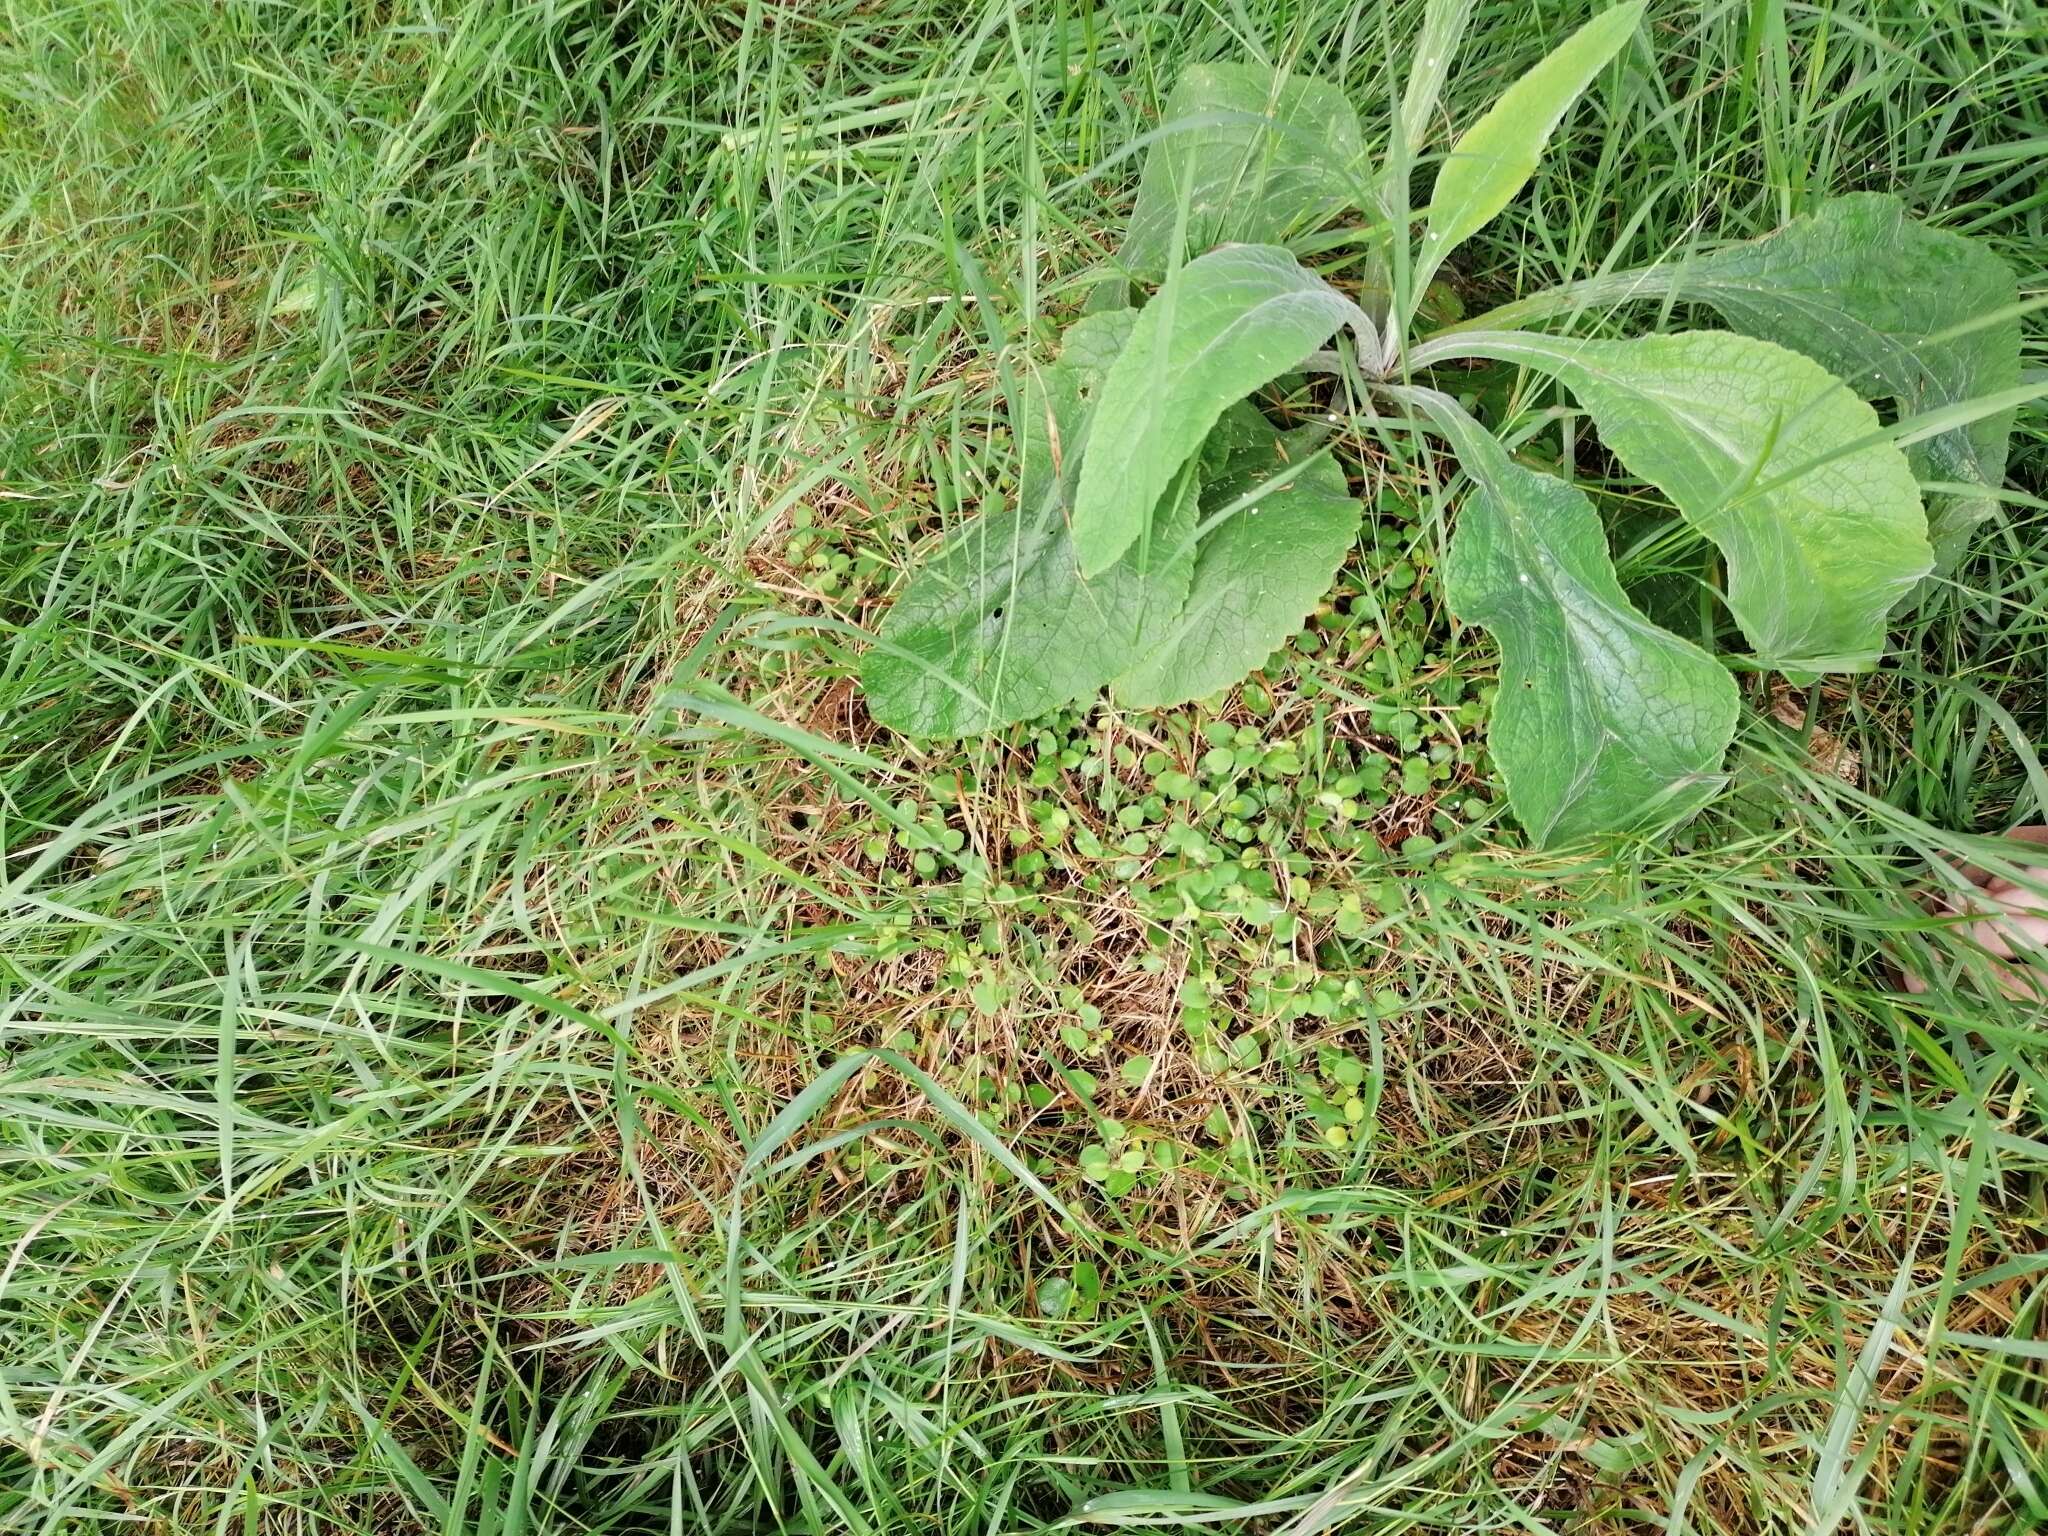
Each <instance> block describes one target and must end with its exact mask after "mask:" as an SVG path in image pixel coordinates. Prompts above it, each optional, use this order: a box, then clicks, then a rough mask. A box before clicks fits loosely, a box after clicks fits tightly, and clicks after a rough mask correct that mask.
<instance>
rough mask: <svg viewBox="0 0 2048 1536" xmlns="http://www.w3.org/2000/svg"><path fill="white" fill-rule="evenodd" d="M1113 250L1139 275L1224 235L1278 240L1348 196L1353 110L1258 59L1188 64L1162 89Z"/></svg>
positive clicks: (1150, 274)
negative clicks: (1162, 105) (1156, 130)
mask: <svg viewBox="0 0 2048 1536" xmlns="http://www.w3.org/2000/svg"><path fill="white" fill-rule="evenodd" d="M1160 132H1161V135H1162V136H1161V137H1160V138H1158V139H1156V140H1155V141H1154V142H1153V144H1152V147H1151V148H1150V149H1149V150H1148V151H1147V152H1146V155H1145V168H1144V171H1143V172H1142V173H1141V175H1140V178H1139V181H1138V200H1137V203H1136V205H1135V206H1134V207H1133V208H1132V210H1131V222H1130V228H1129V230H1128V232H1127V233H1126V234H1125V236H1124V243H1123V246H1122V248H1121V249H1120V250H1119V251H1118V253H1117V260H1118V263H1119V265H1121V266H1122V267H1123V268H1124V270H1125V272H1127V273H1128V274H1129V275H1130V276H1132V277H1134V278H1140V279H1144V280H1147V281H1150V280H1154V279H1157V278H1159V277H1162V276H1164V275H1165V273H1166V271H1167V269H1168V268H1169V267H1170V266H1171V265H1172V264H1173V261H1174V257H1175V256H1176V255H1177V254H1180V253H1179V252H1176V251H1175V249H1174V229H1175V225H1176V223H1177V222H1178V220H1179V218H1180V210H1181V208H1182V207H1183V206H1185V207H1186V208H1187V210H1188V213H1187V227H1186V229H1185V231H1184V234H1183V239H1184V243H1183V245H1182V246H1181V251H1182V252H1185V253H1186V254H1189V255H1200V254H1201V253H1202V252H1203V251H1206V250H1208V249H1210V248H1211V247H1212V246H1217V245H1221V244H1223V243H1224V242H1226V241H1236V242H1240V243H1243V244H1247V245H1278V244H1281V243H1282V242H1283V241H1285V240H1286V239H1287V237H1288V236H1290V235H1293V234H1297V233H1300V232H1302V231H1305V230H1311V229H1314V228H1315V227H1316V226H1317V225H1319V224H1321V223H1323V222H1324V221H1325V220H1326V219H1328V218H1329V217H1330V216H1331V215H1332V214H1335V213H1337V212H1339V211H1340V210H1342V209H1343V208H1345V207H1346V206H1348V205H1349V204H1350V202H1351V201H1352V199H1353V191H1352V188H1353V184H1354V182H1353V178H1354V175H1355V173H1356V172H1357V171H1358V169H1359V167H1360V165H1361V162H1362V161H1363V159H1364V139H1363V137H1362V135H1361V134H1360V133H1359V130H1358V114H1357V113H1355V112H1353V111H1352V110H1351V103H1350V102H1348V101H1346V100H1345V99H1344V94H1343V92H1341V91H1339V90H1338V89H1337V88H1336V87H1335V86H1331V85H1325V84H1324V83H1323V82H1322V81H1320V80H1309V79H1303V78H1302V77H1300V76H1297V75H1289V74H1285V73H1281V72H1278V71H1275V70H1272V69H1269V68H1267V67H1265V66H1263V65H1257V64H1197V65H1194V66H1192V67H1190V68H1189V69H1187V70H1185V71H1183V72H1182V74H1181V77H1180V79H1179V81H1178V82H1177V83H1176V84H1175V85H1174V88H1173V94H1172V95H1171V96H1169V97H1167V99H1166V110H1165V114H1164V116H1163V117H1162V118H1161V121H1160Z"/></svg>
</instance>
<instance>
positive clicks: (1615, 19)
mask: <svg viewBox="0 0 2048 1536" xmlns="http://www.w3.org/2000/svg"><path fill="white" fill-rule="evenodd" d="M1644 3H1645V0H1628V3H1627V4H1625V5H1617V6H1615V7H1614V8H1613V9H1612V10H1609V11H1603V12H1601V14H1600V15H1598V16H1595V17H1594V18H1593V19H1592V20H1591V21H1589V22H1587V23H1586V24H1585V25H1584V26H1583V27H1581V28H1579V30H1578V31H1576V32H1574V33H1573V34H1572V35H1571V36H1570V37H1568V38H1566V39H1565V40H1564V41H1563V42H1562V43H1560V44H1558V45H1557V47H1556V48H1555V49H1553V50H1552V51H1551V53H1550V54H1549V55H1548V56H1547V57H1546V58H1545V59H1544V60H1543V61H1542V62H1541V63H1539V64H1538V65H1536V67H1535V68H1534V69H1531V70H1530V71H1529V72H1528V73H1527V74H1526V75H1524V76H1522V78H1521V79H1519V80H1517V81H1516V82H1515V83H1514V84H1513V85H1511V86H1509V87H1508V88H1507V90H1505V91H1504V92H1502V93H1501V97H1500V99H1499V100H1498V101H1496V102H1495V103H1494V104H1493V105H1492V106H1491V107H1489V108H1488V109H1487V111H1486V112H1485V114H1484V115H1483V116H1482V117H1481V118H1480V119H1479V121H1478V122H1476V123H1474V124H1473V125H1472V126H1471V127H1470V128H1468V129H1466V130H1465V132H1464V134H1463V136H1461V137H1460V138H1459V140H1458V142H1457V143H1456V144H1454V145H1453V146H1452V147H1451V153H1450V158H1449V159H1448V160H1446V161H1445V162H1444V167H1443V169H1442V170H1440V171H1439V172H1437V178H1436V187H1435V189H1434V190H1433V191H1432V192H1431V194H1430V199H1429V232H1428V233H1427V235H1425V236H1424V238H1423V249H1422V258H1421V260H1420V261H1419V262H1418V263H1417V270H1416V278H1415V291H1416V292H1418V293H1420V292H1421V291H1422V290H1423V288H1424V287H1425V286H1426V285H1427V284H1428V281H1429V278H1430V276H1431V274H1433V273H1434V272H1435V271H1436V269H1437V267H1438V266H1439V265H1440V264H1441V263H1442V261H1443V259H1444V258H1445V257H1446V256H1448V255H1450V253H1451V252H1452V251H1453V250H1455V249H1456V248H1457V247H1458V246H1459V245H1460V244H1461V243H1462V242H1464V241H1465V240H1466V239H1468V238H1470V237H1471V236H1472V235H1473V234H1475V233H1477V232H1478V231H1479V230H1480V229H1482V228H1483V227H1484V226H1485V225H1486V224H1487V223H1488V222H1490V221H1491V220H1492V218H1493V216H1494V215H1495V214H1497V213H1499V212H1500V211H1501V209H1503V208H1505V207H1507V205H1508V204H1509V203H1510V202H1511V201H1513V199H1514V196H1515V194H1516V193H1517V192H1519V191H1521V190H1522V188H1523V187H1524V186H1525V185H1527V183H1528V180H1529V178H1530V177H1531V176H1533V175H1535V174H1536V163H1537V161H1538V160H1539V159H1540V158H1541V156H1542V154H1543V148H1544V146H1545V145H1546V144H1548V143H1549V142H1550V135H1551V134H1552V133H1554V132H1555V131H1556V129H1557V125H1558V124H1559V123H1560V122H1562V121H1563V120H1564V115H1565V113H1566V112H1568V111H1570V110H1571V105H1572V103H1573V102H1575V101H1577V100H1578V99H1579V96H1580V94H1581V93H1582V92H1583V91H1584V90H1585V89H1586V87H1587V86H1588V85H1590V84H1592V82H1593V77H1594V76H1595V75H1597V74H1599V73H1600V71H1601V70H1602V69H1604V68H1606V67H1607V62H1608V60H1610V59H1612V58H1613V57H1614V56H1615V54H1617V53H1619V52H1620V51H1621V48H1622V45H1623V44H1624V43H1626V42H1627V41H1628V40H1629V37H1630V35H1631V34H1632V33H1633V32H1634V31H1635V29H1636V23H1637V22H1638V21H1640V20H1641V19H1642V14H1643V5H1644Z"/></svg>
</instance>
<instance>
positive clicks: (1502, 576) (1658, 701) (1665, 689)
mask: <svg viewBox="0 0 2048 1536" xmlns="http://www.w3.org/2000/svg"><path fill="white" fill-rule="evenodd" d="M1409 393H1410V395H1411V398H1415V399H1417V401H1418V403H1419V404H1421V405H1422V406H1423V407H1424V409H1426V410H1428V411H1429V413H1430V414H1431V415H1432V416H1433V417H1435V418H1436V420H1437V422H1438V424H1439V425H1440V426H1441V427H1442V428H1443V429H1444V431H1445V433H1446V434H1447V435H1448V436H1449V437H1450V438H1451V441H1452V445H1453V446H1454V447H1455V448H1456V450H1457V453H1458V460H1459V464H1460V467H1461V468H1463V470H1464V471H1465V473H1466V475H1467V476H1468V477H1469V478H1470V480H1471V482H1472V493H1471V494H1470V495H1469V496H1467V497H1466V499H1465V503H1464V505H1463V506H1462V507H1461V508H1460V509H1459V512H1458V524H1457V528H1456V530H1455V533H1454V534H1453V537H1452V539H1451V547H1450V552H1449V555H1448V557H1447V558H1446V560H1445V563H1444V595H1445V597H1446V598H1448V599H1449V601H1450V605H1451V609H1452V611H1453V612H1455V613H1456V614H1457V615H1458V616H1459V617H1460V618H1462V619H1465V620H1468V621H1470V622H1473V623H1477V624H1483V625H1485V626H1486V627H1487V628H1488V629H1490V630H1491V631H1493V635H1494V638H1495V640H1496V641H1498V642H1499V645H1500V650H1501V679H1500V693H1499V697H1498V699H1497V701H1496V702H1495V705H1494V712H1493V724H1492V727H1491V734H1490V736H1489V738H1488V739H1489V745H1490V747H1491V749H1492V752H1493V760H1494V763H1495V765H1496V766H1497V767H1498V768H1499V769H1500V773H1501V777H1502V779H1503V780H1504V781H1505V783H1506V785H1507V790H1508V799H1509V801H1510V803H1512V804H1513V806H1514V808H1515V814H1516V815H1517V816H1518V817H1520V818H1521V821H1522V825H1523V826H1524V827H1526V828H1527V829H1528V831H1529V835H1530V837H1531V838H1532V839H1533V840H1534V841H1535V842H1536V843H1538V844H1539V845H1541V844H1551V843H1559V842H1564V841H1567V840H1569V839H1572V838H1576V837H1584V836H1591V835H1595V834H1600V833H1612V832H1622V831H1629V830H1633V829H1637V828H1641V827H1646V826H1652V825H1668V824H1669V823H1671V822H1674V821H1677V820H1679V819H1682V818H1683V817H1685V816H1688V815H1690V814H1692V813H1693V812H1694V811H1696V810H1698V809H1699V807H1700V806H1701V805H1703V804H1705V803H1706V801H1707V800H1708V798H1710V797H1711V796H1712V795H1713V793H1714V791H1715V790H1717V789H1718V788H1719V787H1720V785H1721V783H1722V775H1721V771H1720V769H1721V760H1722V757H1723V756H1724V754H1725V753H1726V752H1727V749H1728V743H1729V741H1730V740H1731V739H1732V738H1733V736H1734V734H1735V714H1736V703H1737V700H1736V691H1735V680H1734V679H1733V678H1732V677H1730V676H1729V675H1728V673H1727V671H1726V670H1725V669H1724V668H1723V667H1722V666H1721V665H1720V664H1719V663H1717V662H1716V661H1715V660H1714V659H1713V657H1711V656H1709V655H1708V654H1707V653H1706V652H1705V651H1702V650H1701V649H1700V648H1699V647H1698V646H1695V645H1690V644H1688V643H1687V642H1686V641H1684V640H1681V639H1679V638H1678V636H1676V635H1674V634H1671V633H1669V632H1667V631H1665V630H1662V629H1659V628H1658V627H1657V626H1656V625H1654V624H1652V623H1651V622H1650V621H1649V620H1648V619H1646V618H1644V617H1643V616H1642V614H1640V613H1639V612H1637V611H1636V609H1635V607H1634V605H1632V604H1631V603H1630V602H1629V600H1628V597H1627V595H1626V594H1624V593H1623V591H1622V590H1621V583H1620V582H1619V581H1618V580H1617V579H1616V578H1615V574H1614V562H1613V560H1612V559H1611V558H1610V557H1609V555H1608V553H1607V539H1606V534H1605V532H1604V531H1603V530H1602V528H1601V526H1600V518H1599V515H1598V514H1597V513H1596V512H1595V511H1594V510H1593V504H1592V503H1591V502H1590V501H1588V500H1587V499H1586V496H1585V494H1584V493H1583V492H1582V491H1580V490H1579V489H1578V488H1577V487H1575V486H1572V485H1568V484H1566V483H1565V482H1564V481H1562V480H1560V479H1558V478H1557V477H1556V476H1554V475H1546V474H1543V473H1541V472H1540V471H1537V470H1534V469H1530V468H1528V467H1527V466H1526V465H1523V464H1518V463H1516V462H1515V461H1514V460H1513V459H1512V458H1510V457H1509V456H1508V453H1507V450H1506V449H1504V448H1502V447H1501V445H1500V444H1499V443H1498V442H1496V441H1495V440H1494V438H1493V437H1492V436H1491V435H1490V434H1489V433H1488V432H1486V431H1485V430H1484V429H1483V428H1481V427H1480V426H1479V425H1478V424H1477V423H1476V422H1474V421H1473V420H1472V419H1471V418H1470V417H1469V416H1467V415H1466V414H1465V413H1464V412H1463V411H1462V410H1460V409H1459V408H1458V406H1457V405H1456V403H1455V402H1453V401H1451V400H1449V399H1447V398H1445V397H1444V396H1441V395H1435V394H1434V393H1433V392H1432V391H1426V390H1416V391H1412V392H1409Z"/></svg>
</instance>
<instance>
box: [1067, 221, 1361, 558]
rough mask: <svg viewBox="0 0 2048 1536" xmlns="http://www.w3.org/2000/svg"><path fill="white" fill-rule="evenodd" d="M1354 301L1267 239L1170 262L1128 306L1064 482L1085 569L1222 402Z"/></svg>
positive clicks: (1170, 472)
mask: <svg viewBox="0 0 2048 1536" xmlns="http://www.w3.org/2000/svg"><path fill="white" fill-rule="evenodd" d="M1364 323H1365V322H1364V317H1363V316H1362V315H1361V314H1360V312H1359V310H1358V307H1357V306H1356V305H1355V304H1353V303H1352V302H1351V301H1350V300H1349V299H1347V298H1345V297H1344V296H1343V295H1342V294H1340V293H1339V292H1337V290H1336V289H1334V288H1332V287H1331V286H1330V285H1329V284H1328V283H1326V282H1324V281H1323V280H1322V279H1321V278H1319V277H1317V276H1316V275H1315V274H1314V273H1313V272H1310V271H1308V270H1307V269H1306V268H1304V267H1303V266H1302V265H1301V264H1300V263H1299V262H1297V261H1296V260H1295V259H1294V258H1293V257H1292V256H1290V255H1288V254H1287V252H1285V251H1283V250H1280V249H1279V248H1277V247H1275V246H1267V245H1233V246H1226V247H1224V248H1223V249H1222V250H1220V251H1211V252H1210V253H1209V254H1208V255H1206V256H1202V257H1199V258H1197V259H1196V260H1194V261H1191V262H1189V263H1188V264H1187V265H1186V266H1184V267H1182V268H1180V270H1179V271H1177V272H1175V273H1174V275H1173V276H1172V277H1171V278H1169V279H1168V280H1167V281H1166V283H1165V284H1164V285H1163V286H1162V287H1161V288H1160V290H1159V292H1158V294H1157V295H1156V296H1155V297H1154V298H1153V300H1152V302H1151V303H1150V304H1148V305H1146V306H1145V308H1144V309H1143V310H1142V311H1141V312H1140V313H1139V315H1138V318H1137V323H1136V324H1135V325H1133V326H1132V328H1131V336H1130V340H1129V341H1128V342H1126V343H1125V344H1124V348H1123V350H1122V351H1121V352H1120V353H1118V354H1117V358H1116V361H1115V362H1114V363H1113V364H1111V365H1110V369H1109V372H1108V373H1107V374H1106V375H1105V376H1104V378H1103V381H1102V391H1101V398H1100V400H1099V401H1098V402H1097V405H1096V409H1095V424H1094V427H1093V429H1092V430H1091V431H1090V433H1089V438H1088V443H1087V446H1086V447H1085V448H1084V449H1083V450H1082V454H1081V474H1080V480H1079V483H1078V484H1077V486H1076V488H1075V491H1074V523H1073V527H1074V548H1075V549H1076V550H1077V551H1078V552H1079V554H1080V557H1081V571H1082V574H1083V575H1086V576H1090V577H1093V576H1096V575H1098V574H1100V573H1101V572H1103V571H1106V570H1108V569H1109V567H1110V566H1112V565H1114V564H1115V563H1116V562H1117V561H1118V560H1119V559H1121V558H1122V557H1123V554H1124V552H1125V551H1126V550H1128V549H1129V548H1130V547H1131V545H1132V544H1133V543H1135V542H1137V541H1138V539H1139V536H1140V535H1141V534H1142V533H1143V532H1144V531H1145V529H1146V527H1147V526H1148V525H1149V523H1150V521H1151V517H1152V509H1153V508H1154V507H1155V506H1156V505H1158V502H1159V498H1160V496H1161V495H1162V494H1164V493H1165V491H1166V488H1167V486H1168V485H1169V484H1170V483H1171V482H1172V481H1173V479H1174V477H1175V475H1176V474H1178V473H1179V470H1180V467H1181V465H1182V464H1184V463H1185V462H1186V461H1187V459H1188V457H1189V456H1190V455H1191V454H1193V453H1194V451H1195V450H1196V448H1198V447H1200V446H1201V442H1202V439H1203V438H1205V437H1206V436H1208V434H1209V429H1210V428H1211V427H1213V426H1214V425H1215V424H1216V420H1217V418H1218V417H1219V416H1221V415H1222V414H1223V412H1224V409H1225V408H1226V407H1228V406H1229V405H1231V404H1232V403H1234V402H1236V401H1238V400H1242V399H1243V398H1244V397H1245V396H1246V395H1248V394H1250V393H1251V392H1252V391H1253V390H1255V389H1257V388H1259V387H1260V386H1261V385H1263V384H1266V383H1268V382H1269V381H1271V380H1272V379H1274V378H1277V377H1278V376H1279V375H1280V374H1282V373H1285V372H1286V371H1287V370H1288V369H1290V368H1293V367H1295V366H1296V365H1298V364H1299V363H1300V362H1301V361H1302V359H1303V358H1305V357H1307V356H1308V355H1309V354H1310V353H1311V352H1313V351H1314V350H1315V349H1316V348H1317V347H1319V346H1320V345H1322V343H1323V342H1325V341H1327V340H1329V338H1330V337H1331V335H1332V334H1334V333H1335V332H1336V331H1337V330H1338V328H1339V327H1341V326H1344V325H1346V324H1361V325H1362V324H1364Z"/></svg>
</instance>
